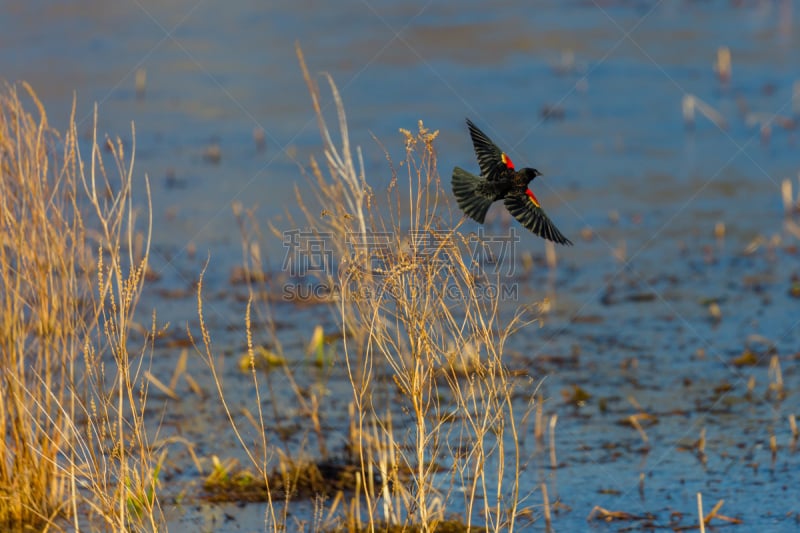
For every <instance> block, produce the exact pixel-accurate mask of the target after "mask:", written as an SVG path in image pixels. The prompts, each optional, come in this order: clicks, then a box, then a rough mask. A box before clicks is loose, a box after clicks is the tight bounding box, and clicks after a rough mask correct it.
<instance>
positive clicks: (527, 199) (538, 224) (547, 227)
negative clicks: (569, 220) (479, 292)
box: [453, 119, 572, 245]
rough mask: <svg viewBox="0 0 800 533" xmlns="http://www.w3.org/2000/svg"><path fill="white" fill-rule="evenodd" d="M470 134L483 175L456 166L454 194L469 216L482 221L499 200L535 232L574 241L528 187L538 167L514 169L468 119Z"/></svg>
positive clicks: (561, 240)
mask: <svg viewBox="0 0 800 533" xmlns="http://www.w3.org/2000/svg"><path fill="white" fill-rule="evenodd" d="M467 127H469V135H470V137H472V145H473V146H474V147H475V155H477V156H478V166H480V168H481V175H480V176H476V175H474V174H470V173H469V172H467V171H466V170H464V169H463V168H460V167H455V168H454V169H453V194H454V195H455V196H456V200H457V201H458V207H460V208H461V210H462V211H464V213H466V214H467V216H469V217H470V218H473V219H475V220H477V221H478V222H480V223H481V224H483V221H484V219H485V218H486V212H487V211H488V210H489V206H490V205H492V203H493V202H496V201H497V200H503V203H504V204H505V206H506V209H508V212H509V213H511V214H512V215H513V216H514V218H516V219H517V220H518V221H519V223H520V224H522V225H523V226H525V227H526V228H528V229H529V230H531V231H532V232H533V233H535V234H536V235H538V236H539V237H542V238H543V239H547V240H550V241H553V242H554V243H557V244H567V245H571V244H572V242H571V241H570V240H569V239H567V238H566V237H564V235H562V234H561V232H560V231H558V228H556V227H555V225H554V224H553V223H552V222H551V221H550V219H549V218H547V215H546V214H545V212H544V210H543V209H542V206H541V205H539V200H537V199H536V196H535V195H534V194H533V191H531V190H530V189H529V188H528V184H529V183H530V182H531V181H533V179H534V178H536V176H541V175H542V174H541V173H540V172H539V171H538V170H536V169H535V168H523V169H522V170H515V169H514V163H512V162H511V158H510V157H508V156H507V155H506V154H505V153H504V152H503V151H502V150H501V149H500V148H498V147H497V145H496V144H494V143H493V142H492V140H491V139H489V137H487V136H486V134H485V133H483V132H482V131H481V130H480V129H478V127H477V126H476V125H475V124H473V123H472V121H471V120H470V119H467Z"/></svg>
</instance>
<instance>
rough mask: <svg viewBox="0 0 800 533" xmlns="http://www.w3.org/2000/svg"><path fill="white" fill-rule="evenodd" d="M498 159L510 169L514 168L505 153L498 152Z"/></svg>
mask: <svg viewBox="0 0 800 533" xmlns="http://www.w3.org/2000/svg"><path fill="white" fill-rule="evenodd" d="M500 159H501V160H502V161H503V164H504V165H505V166H506V167H508V168H510V169H511V170H514V163H513V162H512V161H511V158H510V157H508V156H507V155H506V154H505V153H503V154H500Z"/></svg>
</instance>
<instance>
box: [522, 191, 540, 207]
mask: <svg viewBox="0 0 800 533" xmlns="http://www.w3.org/2000/svg"><path fill="white" fill-rule="evenodd" d="M525 194H527V195H528V198H530V199H531V202H533V205H535V206H536V207H539V208H541V207H542V206H541V205H539V200H537V199H536V195H535V194H533V191H532V190H530V189H527V190H526V191H525Z"/></svg>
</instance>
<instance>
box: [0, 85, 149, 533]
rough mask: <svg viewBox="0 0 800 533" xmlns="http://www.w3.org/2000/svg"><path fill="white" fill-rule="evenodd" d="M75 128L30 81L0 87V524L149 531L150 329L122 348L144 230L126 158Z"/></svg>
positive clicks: (144, 250)
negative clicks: (62, 126) (84, 149)
mask: <svg viewBox="0 0 800 533" xmlns="http://www.w3.org/2000/svg"><path fill="white" fill-rule="evenodd" d="M70 124H71V126H70V128H69V129H68V130H67V131H66V132H64V133H59V132H56V131H54V130H53V129H52V128H51V127H50V126H49V125H48V121H47V116H46V114H45V111H44V108H43V106H42V104H41V103H40V102H39V100H38V99H37V98H36V95H35V94H34V92H33V90H32V89H31V88H30V87H28V86H27V85H24V86H23V89H22V90H21V91H20V90H18V89H17V88H16V87H10V86H5V87H4V88H3V89H2V91H0V216H1V217H2V218H1V219H0V225H2V228H0V236H1V237H0V238H2V241H1V242H0V309H1V310H0V394H2V397H3V402H0V420H1V422H0V527H1V528H2V529H12V528H23V527H35V528H43V527H46V528H50V529H67V528H71V529H77V530H80V529H92V528H104V529H113V530H123V529H156V528H157V524H159V523H160V521H161V515H160V511H159V508H158V499H157V497H156V491H157V488H158V475H159V469H160V466H161V464H162V462H163V459H164V455H163V452H159V450H154V449H152V448H151V444H150V442H149V441H148V437H147V433H146V431H145V429H144V415H143V412H144V407H145V403H146V398H147V387H146V383H145V382H143V381H142V380H141V379H140V378H141V376H142V373H143V370H145V369H143V366H142V365H143V364H144V363H145V361H146V358H145V357H143V355H145V354H146V353H147V350H148V343H147V339H148V337H147V334H145V336H144V337H142V336H139V338H138V339H137V343H138V345H139V348H138V349H137V350H140V351H137V353H131V352H130V346H131V345H132V343H131V340H130V336H131V332H132V331H133V328H134V326H135V323H134V312H135V309H136V305H137V302H138V298H139V294H140V292H141V289H142V286H143V283H144V273H145V271H146V268H147V256H148V250H149V227H150V225H149V223H148V224H146V225H145V231H146V232H147V234H146V235H141V234H137V233H136V232H135V227H136V225H135V218H136V217H135V215H136V213H135V211H134V209H133V207H132V202H131V193H132V186H133V156H132V154H131V155H130V156H129V157H126V155H125V153H124V149H123V144H122V142H121V141H119V140H116V141H110V140H109V141H108V146H109V147H110V149H111V156H110V159H111V164H110V167H109V168H108V169H107V167H106V163H104V161H103V157H102V156H101V151H102V150H101V148H100V145H99V143H98V141H97V138H96V127H95V137H94V138H93V140H92V143H91V146H90V153H89V155H88V159H87V160H84V159H83V158H82V155H81V151H80V149H79V146H78V133H77V128H76V125H75V122H74V110H73V116H72V120H71V122H70ZM131 152H133V150H131ZM107 159H109V158H108V157H107ZM148 194H149V188H148ZM153 322H155V317H153Z"/></svg>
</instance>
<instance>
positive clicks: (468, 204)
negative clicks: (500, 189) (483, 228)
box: [453, 167, 492, 224]
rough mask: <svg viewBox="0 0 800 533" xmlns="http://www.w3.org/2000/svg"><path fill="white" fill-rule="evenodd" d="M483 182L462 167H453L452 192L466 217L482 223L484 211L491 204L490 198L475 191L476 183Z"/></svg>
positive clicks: (484, 215) (484, 216)
mask: <svg viewBox="0 0 800 533" xmlns="http://www.w3.org/2000/svg"><path fill="white" fill-rule="evenodd" d="M482 182H483V180H482V179H481V178H479V177H478V176H476V175H474V174H470V173H469V172H467V171H466V170H464V169H463V168H459V167H456V168H454V169H453V194H454V195H455V197H456V200H457V201H458V207H460V208H461V210H462V211H464V213H466V214H467V216H468V217H470V218H472V219H475V220H477V221H478V222H480V223H481V224H483V220H484V219H485V218H486V212H487V211H488V210H489V206H490V205H492V200H491V199H490V198H487V197H486V196H484V195H483V194H481V193H480V192H478V191H477V188H478V185H480V184H481V183H482Z"/></svg>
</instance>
